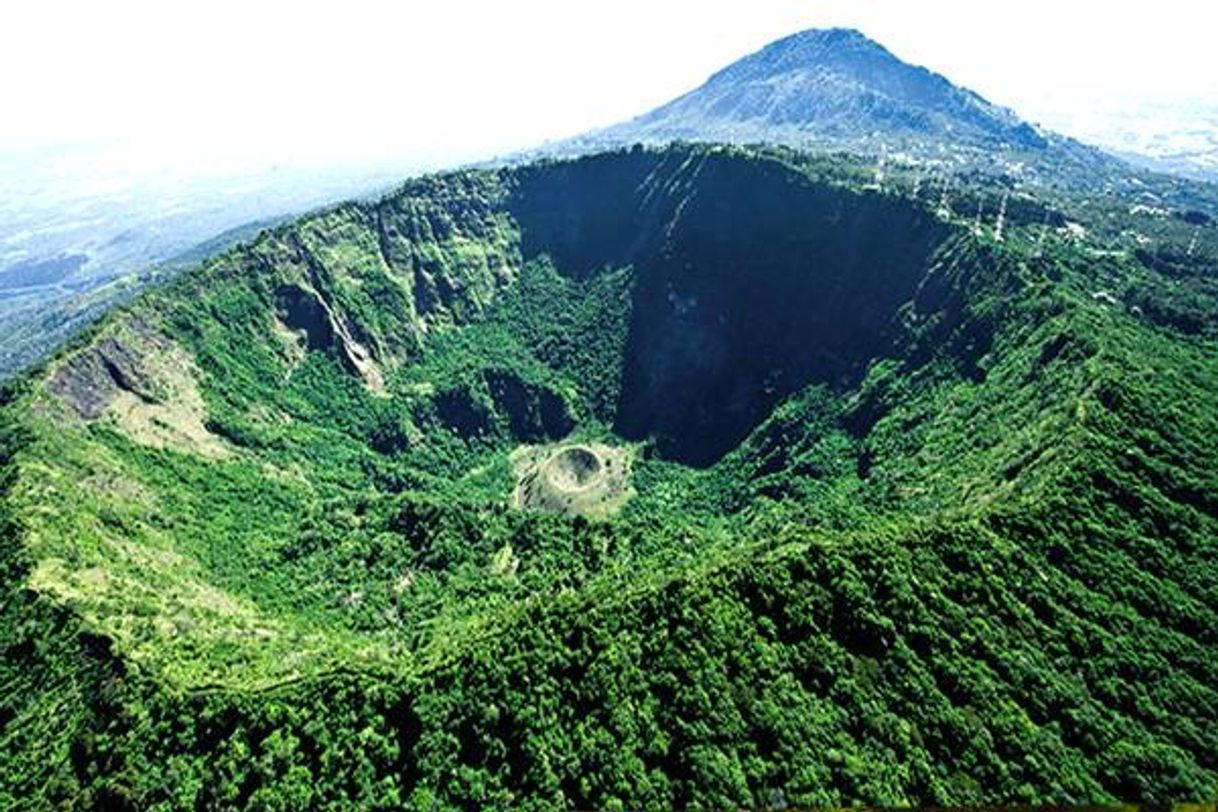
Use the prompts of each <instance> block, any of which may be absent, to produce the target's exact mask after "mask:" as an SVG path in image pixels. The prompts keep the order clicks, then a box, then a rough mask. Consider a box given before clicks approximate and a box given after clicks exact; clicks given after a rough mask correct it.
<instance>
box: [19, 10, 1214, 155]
mask: <svg viewBox="0 0 1218 812" xmlns="http://www.w3.org/2000/svg"><path fill="white" fill-rule="evenodd" d="M1211 9H1213V10H1211ZM1216 24H1218V7H1215V6H1214V5H1213V4H1211V3H1208V2H1203V0H1156V1H1155V2H1153V3H1148V2H1142V1H1141V0H1139V1H1137V2H1134V1H1133V0H1126V1H1125V2H1120V1H1119V0H1118V1H1117V2H1099V0H1094V1H1093V0H1009V1H1008V2H1006V3H1003V4H1001V5H999V4H998V3H991V2H981V1H980V0H955V1H954V2H953V1H951V0H824V1H823V2H822V1H819V0H740V1H739V2H731V3H727V2H723V3H720V2H713V1H708V0H614V2H588V1H587V0H585V2H580V0H489V1H486V2H474V0H430V2H417V1H415V0H398V2H372V0H342V1H341V2H333V0H327V2H310V0H295V2H278V1H277V0H208V1H207V2H201V1H193V2H188V1H187V0H155V1H147V0H105V1H104V2H101V1H100V0H81V1H80V2H70V1H69V0H5V3H4V8H3V10H2V11H0V151H2V150H9V151H12V150H13V149H18V148H21V149H24V148H28V147H30V146H36V145H40V144H47V143H51V142H65V141H66V142H98V141H107V142H113V143H118V144H121V145H123V147H124V149H125V150H127V152H128V154H129V155H131V156H135V159H137V160H139V161H142V162H144V164H146V165H148V166H155V165H156V164H158V163H164V164H166V165H181V164H182V163H183V162H193V161H199V162H203V161H205V160H207V159H209V158H210V159H213V160H214V159H215V156H217V155H228V154H231V155H240V156H243V157H245V158H248V159H251V160H254V161H284V160H289V161H300V162H312V161H316V162H320V163H330V164H333V163H348V162H362V161H365V160H370V159H381V158H384V157H394V158H402V159H408V160H412V161H427V162H435V161H440V160H465V159H470V158H478V157H485V156H489V155H491V154H495V153H499V152H505V151H510V150H513V149H517V148H522V147H527V146H530V145H533V144H535V143H538V142H541V141H543V140H546V139H548V138H549V139H553V138H560V137H564V136H567V135H572V134H575V133H577V132H581V131H583V130H586V129H589V128H591V127H595V126H600V125H605V124H610V123H613V122H615V121H618V120H621V119H624V118H628V117H630V116H632V115H635V114H638V113H642V112H644V111H646V110H647V109H649V108H650V107H653V106H655V105H656V104H659V103H661V102H664V101H666V100H668V99H670V98H672V97H673V96H676V95H678V94H679V93H682V92H684V91H686V90H688V89H690V88H692V87H694V86H696V85H698V84H699V83H701V82H702V81H703V80H704V79H705V78H706V77H707V76H708V75H709V74H710V73H712V72H713V71H714V70H716V69H718V68H720V67H722V66H724V65H726V64H727V63H729V62H730V61H732V60H733V59H735V58H738V57H740V56H742V55H744V54H745V53H748V52H750V51H753V50H755V49H757V48H758V47H760V46H762V45H764V44H765V43H766V42H768V41H770V40H772V39H775V38H777V37H780V36H782V35H785V34H788V33H791V32H793V31H796V30H800V29H803V28H810V27H823V26H830V25H849V26H853V27H857V28H859V29H861V30H862V31H863V32H864V33H866V34H868V35H869V36H871V37H873V38H874V39H877V40H878V41H880V42H881V43H883V44H885V45H886V46H888V47H889V48H890V49H891V50H892V51H894V52H895V53H896V54H897V55H898V56H899V57H902V58H904V59H907V60H909V61H911V62H915V63H918V64H923V65H926V66H927V67H930V68H931V69H933V70H936V71H938V72H940V73H944V74H946V75H947V76H948V78H950V79H952V80H953V81H955V82H957V83H959V84H963V85H966V86H969V87H971V88H973V89H974V90H977V91H978V92H980V93H982V95H985V96H987V97H988V98H990V99H991V100H992V101H995V102H997V103H1000V104H1004V105H1007V106H1012V107H1014V108H1016V109H1017V110H1018V111H1019V112H1020V113H1021V114H1022V115H1024V116H1025V117H1026V118H1029V119H1031V120H1033V121H1039V122H1041V123H1045V124H1049V125H1052V124H1054V123H1055V122H1056V121H1064V120H1065V119H1064V118H1062V114H1063V113H1064V112H1067V111H1076V110H1077V109H1078V108H1079V107H1080V106H1083V105H1090V106H1100V107H1104V108H1117V109H1119V108H1121V106H1122V105H1125V106H1128V105H1131V104H1134V103H1135V102H1136V101H1138V100H1139V99H1146V98H1155V97H1160V98H1161V97H1164V96H1168V97H1170V98H1181V99H1193V100H1195V99H1206V98H1209V99H1215V100H1218V47H1215V45H1214V40H1215V37H1216V34H1218V25H1216Z"/></svg>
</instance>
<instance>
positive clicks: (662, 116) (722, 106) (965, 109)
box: [604, 28, 1047, 150]
mask: <svg viewBox="0 0 1218 812" xmlns="http://www.w3.org/2000/svg"><path fill="white" fill-rule="evenodd" d="M604 135H605V136H606V137H608V138H610V139H618V140H638V141H651V142H656V141H666V140H675V139H685V140H720V141H744V142H748V141H754V142H772V143H790V144H793V145H796V146H805V145H807V144H808V143H809V142H812V143H816V142H821V143H826V144H832V145H834V146H847V147H860V146H862V147H866V148H871V149H875V148H878V147H880V146H881V145H890V146H897V147H908V146H914V147H916V146H918V145H921V146H922V147H929V148H930V149H932V150H935V149H937V148H938V147H939V146H940V145H943V144H948V145H951V146H953V147H958V146H971V147H976V148H981V149H985V150H991V149H994V148H1013V149H1018V150H1025V149H1033V150H1039V149H1043V148H1044V147H1045V146H1047V142H1046V141H1045V139H1044V138H1043V137H1042V136H1041V135H1040V134H1039V133H1037V132H1036V130H1035V129H1034V128H1032V127H1031V126H1029V125H1028V124H1025V123H1024V122H1022V121H1020V120H1019V118H1018V117H1016V116H1015V114H1014V113H1012V112H1011V111H1010V110H1007V109H1005V108H1002V107H998V106H996V105H993V104H990V103H989V102H987V101H986V100H985V99H983V98H981V97H980V96H978V95H977V94H976V93H973V92H972V91H969V90H967V89H964V88H961V87H957V86H956V85H954V84H952V83H951V82H950V81H948V80H947V79H946V78H944V77H943V76H941V75H939V74H937V73H934V72H932V71H930V70H927V69H926V68H923V67H920V66H916V65H911V64H909V63H907V62H903V61H902V60H901V59H899V58H898V57H896V56H895V55H894V54H893V53H892V52H890V51H889V50H888V49H887V48H885V47H884V46H883V45H881V44H879V43H878V42H876V41H874V40H872V39H870V38H869V37H867V36H866V35H865V34H863V33H862V32H861V31H858V30H855V29H852V28H828V29H809V30H806V31H799V32H796V33H794V34H790V35H788V36H786V37H783V38H782V39H778V40H775V41H774V42H771V43H770V44H769V45H766V46H765V47H763V48H761V49H760V50H758V51H756V52H754V53H752V54H749V55H748V56H745V57H743V58H742V59H740V60H738V61H736V62H734V63H732V64H731V65H728V66H727V67H725V68H723V69H722V70H720V71H718V72H717V73H715V74H714V75H713V76H711V77H710V79H708V80H707V81H706V83H705V84H703V85H702V86H701V87H699V88H697V89H696V90H693V91H691V92H690V93H687V94H686V95H684V96H682V97H680V98H679V99H676V100H674V101H672V102H670V103H668V104H666V105H664V106H662V107H659V108H657V109H655V110H653V111H651V112H650V113H647V114H646V115H644V116H641V117H640V118H637V119H635V120H634V121H632V122H628V123H626V124H623V125H619V126H618V127H614V128H610V129H609V130H608V131H605V133H604Z"/></svg>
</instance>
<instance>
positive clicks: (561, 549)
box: [0, 146, 1218, 809]
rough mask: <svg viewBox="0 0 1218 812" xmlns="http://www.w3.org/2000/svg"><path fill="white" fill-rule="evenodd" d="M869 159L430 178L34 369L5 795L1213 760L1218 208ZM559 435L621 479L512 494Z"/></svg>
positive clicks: (758, 785) (523, 783)
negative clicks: (1110, 199) (1106, 198)
mask: <svg viewBox="0 0 1218 812" xmlns="http://www.w3.org/2000/svg"><path fill="white" fill-rule="evenodd" d="M865 183H866V178H865V177H864V176H863V174H862V173H860V171H859V170H858V167H857V166H856V165H853V164H851V163H850V162H849V161H846V160H835V159H825V158H821V159H813V158H808V157H806V156H801V155H799V154H796V153H791V152H786V151H777V150H766V151H758V150H744V149H728V148H722V147H689V146H678V147H672V148H669V149H665V150H658V151H652V150H643V149H634V150H630V151H623V152H616V153H607V154H603V155H597V156H592V157H588V158H585V159H581V160H578V161H573V162H553V163H540V164H536V165H532V166H528V167H522V168H516V169H504V170H496V171H470V172H462V173H455V174H449V175H441V176H435V177H428V178H423V179H420V180H416V181H412V182H411V183H409V184H407V185H406V186H404V187H403V188H402V189H400V190H398V191H397V192H395V193H393V194H391V195H389V196H388V197H386V198H385V199H384V200H382V201H379V202H377V203H375V204H346V205H343V206H339V207H337V208H334V209H331V210H327V211H325V212H321V213H319V214H317V215H313V216H310V217H309V218H306V219H305V220H303V221H301V222H298V223H295V224H291V225H286V226H281V227H278V228H276V229H273V230H271V231H267V232H264V233H263V234H262V235H261V236H259V237H258V239H256V240H255V241H253V242H252V243H250V244H248V245H244V246H241V247H239V248H236V249H233V250H232V251H229V252H227V253H225V254H223V255H221V256H219V257H217V258H215V259H213V260H210V261H208V262H207V263H205V264H204V265H203V266H202V267H200V268H199V269H197V270H194V271H191V272H188V273H186V274H184V275H182V276H180V277H178V278H177V279H175V280H174V281H173V282H172V283H170V284H168V285H167V286H165V287H163V288H160V289H157V290H153V291H149V292H147V293H146V294H144V295H143V296H141V297H140V298H139V299H138V300H136V301H135V302H134V303H133V304H132V305H131V306H130V307H128V308H127V309H125V310H122V311H119V312H115V313H112V314H111V315H110V316H108V317H107V318H105V319H103V320H102V322H101V323H99V324H98V325H97V326H96V327H95V328H94V329H92V331H91V332H90V333H88V334H87V335H85V336H82V337H81V338H79V339H78V340H77V341H76V342H75V343H74V344H73V345H72V346H71V347H68V348H66V349H65V350H63V351H62V352H61V353H60V354H59V355H58V356H57V357H55V358H54V359H52V360H50V361H48V362H47V363H46V364H44V365H43V366H42V367H41V368H39V369H38V370H35V371H34V372H32V373H30V374H28V375H27V376H25V377H24V378H22V379H20V380H19V381H17V382H16V383H14V384H13V385H12V386H10V387H9V389H8V390H7V391H6V393H5V395H4V403H3V405H2V407H0V466H2V468H0V471H2V475H0V494H2V498H0V578H2V581H0V583H2V592H0V596H2V604H0V654H2V655H3V656H0V688H2V689H3V690H0V806H2V807H10V806H17V807H19V806H22V805H30V806H41V805H52V804H64V805H68V806H96V807H105V808H122V807H135V808H147V807H164V808H176V807H197V806H215V807H242V808H268V809H272V808H273V809H298V808H307V807H314V806H326V805H334V806H344V805H356V806H361V807H392V806H398V805H402V804H409V805H411V806H414V807H419V808H432V807H441V808H447V807H461V808H483V807H488V806H491V807H524V808H639V807H642V808H672V807H674V806H679V807H698V808H716V809H718V808H728V807H736V806H748V807H780V806H783V805H798V806H836V805H842V804H849V803H857V802H862V803H869V804H884V805H899V804H909V803H923V804H971V803H1034V804H1048V803H1080V802H1113V801H1185V800H1188V801H1212V800H1213V799H1214V798H1215V797H1218V682H1216V681H1215V678H1214V667H1213V663H1214V661H1215V660H1216V659H1218V609H1215V607H1218V544H1216V541H1215V540H1216V539H1218V411H1216V410H1215V409H1214V408H1213V404H1212V397H1213V393H1214V392H1218V353H1215V349H1218V347H1216V346H1215V336H1214V334H1213V332H1212V330H1213V324H1215V321H1214V316H1215V315H1216V314H1218V306H1216V303H1215V300H1214V298H1213V290H1212V287H1213V277H1212V260H1211V259H1208V258H1209V257H1212V256H1213V254H1212V253H1211V249H1210V247H1209V246H1211V245H1212V244H1213V239H1214V237H1213V234H1212V233H1211V232H1213V231H1214V230H1215V229H1214V227H1213V226H1212V225H1210V226H1204V227H1199V226H1197V225H1196V223H1194V222H1191V221H1189V220H1186V219H1172V218H1167V219H1156V220H1155V224H1156V227H1157V228H1159V229H1160V231H1157V232H1156V237H1155V239H1156V240H1158V241H1159V242H1160V243H1161V244H1163V245H1176V246H1177V247H1178V250H1176V251H1172V250H1166V249H1165V250H1162V251H1159V252H1157V253H1155V254H1153V255H1145V256H1140V255H1139V254H1138V253H1137V252H1136V250H1133V249H1130V248H1127V246H1126V244H1125V243H1124V242H1122V241H1123V240H1125V239H1126V237H1123V236H1122V234H1124V233H1125V232H1126V231H1128V230H1129V228H1127V227H1124V226H1122V225H1121V222H1123V221H1119V211H1121V209H1120V207H1119V206H1116V204H1113V207H1112V208H1111V209H1105V210H1104V213H1103V217H1101V216H1099V215H1097V214H1095V213H1094V212H1092V214H1091V215H1090V219H1088V215H1087V213H1086V212H1080V211H1079V210H1077V209H1075V208H1071V206H1072V205H1073V204H1072V203H1071V201H1070V200H1069V199H1068V197H1065V196H1063V197H1060V198H1053V199H1050V198H1049V197H1047V196H1046V198H1045V199H1042V200H1022V199H1014V198H1013V199H1012V201H1011V202H1010V205H1009V207H1008V208H1007V221H1006V223H1005V232H1004V234H1003V238H1002V239H1001V240H999V239H997V238H996V235H995V233H994V229H993V227H992V224H987V226H986V227H985V228H983V229H980V230H978V231H976V232H975V231H974V230H973V228H972V226H973V224H974V221H973V219H972V218H973V216H974V212H975V211H976V209H977V205H976V204H975V202H974V201H980V203H981V204H982V205H983V206H989V207H990V210H991V211H994V210H997V207H998V205H999V204H998V203H997V201H998V200H1001V199H1002V197H1003V196H1004V195H1006V194H1008V192H1007V190H1006V189H1005V187H1004V186H1003V184H1002V182H1001V181H989V180H986V179H977V180H976V181H975V182H973V183H971V184H970V185H969V186H967V187H966V193H967V195H969V196H971V197H970V198H969V199H968V200H967V201H966V202H964V203H960V204H959V205H960V207H961V208H962V209H963V212H957V211H954V210H950V209H949V210H947V211H942V212H936V211H934V209H935V207H936V206H937V204H938V202H939V201H938V200H929V199H923V198H926V197H927V195H926V194H925V193H921V194H920V193H919V192H918V191H917V189H918V188H919V187H918V185H917V184H916V183H914V182H913V178H912V176H911V175H906V174H903V173H902V171H901V170H900V169H899V168H897V169H894V170H893V172H892V175H891V178H890V181H889V184H888V186H887V187H886V188H885V189H884V190H868V189H864V188H862V187H863V186H864V185H865ZM964 194H965V192H962V193H961V196H962V197H963V196H964ZM1129 216H1130V217H1132V216H1133V215H1129ZM1109 217H1110V218H1111V220H1110V221H1106V220H1105V219H1104V218H1109ZM1193 219H1196V218H1193ZM1067 222H1080V223H1083V222H1085V224H1086V226H1085V227H1086V228H1088V229H1090V230H1091V231H1090V233H1089V236H1086V237H1079V236H1078V234H1077V230H1073V231H1072V230H1070V229H1068V228H1066V227H1065V226H1064V225H1063V224H1065V223H1067ZM1104 222H1108V225H1104ZM1050 224H1051V225H1050ZM1127 225H1128V223H1126V226H1127ZM1198 228H1203V230H1204V233H1203V235H1202V238H1201V239H1200V240H1198V242H1197V243H1196V244H1193V248H1192V250H1189V245H1190V243H1191V241H1192V239H1193V237H1194V236H1195V232H1196V231H1197V229H1198ZM1128 239H1130V240H1132V242H1130V243H1129V245H1136V244H1137V241H1136V240H1133V238H1132V237H1129V238H1128ZM1197 245H1200V248H1199V249H1198V247H1197ZM1206 291H1210V292H1209V293H1207V292H1206ZM560 442H562V443H564V444H565V446H564V447H570V446H572V444H574V445H578V446H582V447H587V448H593V449H600V448H629V449H630V450H631V453H632V454H633V457H632V459H631V460H630V479H629V482H630V486H631V487H632V488H633V491H634V493H633V494H632V495H631V497H630V498H629V500H628V501H625V502H624V504H622V505H621V506H620V510H619V511H618V512H617V513H614V514H612V515H602V516H598V517H596V518H589V517H585V516H581V515H566V514H565V513H564V512H562V511H558V512H550V511H535V510H520V509H517V508H516V507H514V501H515V499H514V492H515V489H516V486H517V471H515V470H514V468H513V452H514V451H515V450H516V449H518V448H519V447H520V446H522V445H528V446H534V447H541V448H550V447H552V444H555V443H560ZM546 459H549V458H548V457H547V458H546ZM585 465H586V463H585ZM561 473H562V475H563V476H571V477H576V478H578V477H580V476H583V469H582V468H581V469H579V470H572V471H564V472H561ZM581 481H582V480H581Z"/></svg>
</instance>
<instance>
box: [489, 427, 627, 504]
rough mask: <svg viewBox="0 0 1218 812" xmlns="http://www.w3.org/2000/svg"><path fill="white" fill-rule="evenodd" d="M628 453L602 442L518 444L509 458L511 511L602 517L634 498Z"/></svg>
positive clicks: (625, 449) (623, 449)
mask: <svg viewBox="0 0 1218 812" xmlns="http://www.w3.org/2000/svg"><path fill="white" fill-rule="evenodd" d="M631 457H632V451H631V449H629V448H618V447H615V446H611V445H607V444H605V443H555V444H551V445H540V446H521V447H520V448H519V449H517V450H516V452H515V453H514V454H513V455H512V463H513V468H514V470H515V472H516V488H515V490H514V491H513V493H512V504H513V506H514V507H517V508H521V509H531V510H545V511H549V512H551V513H565V514H569V515H578V516H589V517H597V518H600V517H606V516H611V515H613V514H614V513H616V512H617V511H618V510H620V509H621V507H622V505H624V504H625V503H626V502H627V500H629V499H630V497H631V496H633V495H634V490H633V489H632V488H631V487H630V462H631Z"/></svg>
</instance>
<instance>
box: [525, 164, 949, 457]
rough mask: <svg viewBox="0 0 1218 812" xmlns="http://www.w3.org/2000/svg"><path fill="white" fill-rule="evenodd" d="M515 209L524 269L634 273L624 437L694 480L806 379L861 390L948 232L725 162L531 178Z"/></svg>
mask: <svg viewBox="0 0 1218 812" xmlns="http://www.w3.org/2000/svg"><path fill="white" fill-rule="evenodd" d="M511 205H512V209H513V211H512V213H513V215H514V216H515V217H516V219H517V221H518V222H519V223H520V226H521V233H522V247H523V251H524V254H525V258H526V259H529V258H532V257H534V256H537V255H541V254H548V255H549V256H550V258H551V259H552V260H553V262H554V264H555V266H556V267H557V268H558V269H559V270H560V271H561V272H563V273H565V274H568V275H570V276H573V277H576V278H583V277H586V276H588V275H589V274H593V273H596V272H597V271H598V270H599V269H602V268H606V267H621V266H632V267H633V268H634V280H633V294H632V314H631V321H630V334H629V339H628V341H627V344H626V353H625V357H624V358H623V359H622V360H621V364H622V387H621V395H620V399H619V402H618V404H617V409H616V414H615V418H614V419H615V426H614V428H615V430H616V431H617V432H618V433H620V434H621V435H622V436H624V437H627V438H631V439H639V438H644V437H652V438H654V439H655V441H656V444H657V447H658V448H659V450H660V452H661V453H662V454H663V455H664V456H666V457H668V458H670V459H674V460H677V461H680V462H683V463H686V464H690V465H697V466H702V465H708V464H712V463H714V462H715V461H717V460H718V459H719V458H720V457H722V456H723V455H724V454H725V453H726V452H728V451H729V450H731V449H732V448H733V447H735V446H736V445H737V444H738V443H739V442H740V441H741V440H742V439H743V438H744V437H745V436H747V434H748V433H749V432H750V431H751V430H752V428H753V427H755V426H756V425H757V424H758V423H759V422H760V421H762V420H763V419H765V417H766V416H767V415H768V414H769V413H770V411H771V410H772V409H773V408H774V406H775V405H776V404H777V403H778V402H779V401H781V400H782V399H783V398H784V397H786V396H788V395H790V394H791V393H793V392H796V391H798V390H799V389H801V388H803V387H804V386H806V385H808V384H809V383H813V382H819V383H826V384H829V385H831V386H832V387H834V388H835V389H838V390H844V389H846V388H848V387H850V386H852V385H853V384H855V383H857V381H858V379H859V377H860V376H861V374H862V373H863V372H864V371H865V370H866V366H867V363H868V361H869V360H870V359H872V358H873V357H875V356H876V355H877V354H880V353H881V352H882V351H883V349H884V348H885V347H886V346H888V345H889V344H890V342H891V341H892V339H893V337H894V335H895V331H896V330H897V329H899V322H898V321H897V319H896V315H897V311H898V309H899V308H900V307H901V305H902V304H904V303H906V302H909V301H911V300H913V299H914V298H915V296H916V295H917V293H918V291H919V286H920V285H921V283H922V282H923V280H924V279H925V278H926V277H927V274H928V272H929V270H930V268H931V267H932V265H933V257H934V255H935V252H936V249H937V248H938V247H939V246H940V245H941V244H942V243H943V242H944V240H946V239H947V237H948V236H949V234H950V231H949V229H948V228H947V227H946V226H944V225H943V224H941V223H940V222H939V221H938V220H936V219H935V218H934V217H933V216H932V215H931V214H930V213H928V212H927V211H925V210H924V209H923V208H921V207H919V206H917V205H915V204H912V203H910V202H909V201H904V200H898V199H894V198H888V197H885V196H883V195H879V194H866V193H858V192H852V191H848V190H844V189H840V188H837V187H833V186H828V185H823V184H817V183H815V182H813V181H811V180H809V179H807V178H806V177H804V176H802V175H800V174H798V173H796V172H794V171H791V170H790V169H789V168H788V167H786V166H784V165H783V164H781V163H779V162H776V161H768V162H755V161H750V160H747V159H741V158H739V157H737V156H733V155H731V154H727V153H716V152H708V153H701V154H697V155H695V156H691V155H690V154H688V153H679V154H672V153H661V154H658V155H657V154H655V153H645V152H640V151H635V152H631V153H628V154H618V155H615V156H602V157H600V158H596V159H592V160H585V161H580V162H576V163H571V164H565V165H561V166H558V167H548V168H547V169H546V170H545V171H528V170H526V171H523V172H521V173H520V174H519V175H518V177H517V185H516V187H515V189H514V192H513V195H512V200H511Z"/></svg>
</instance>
